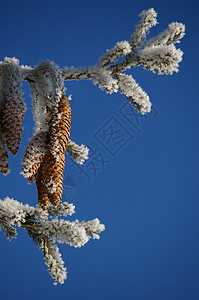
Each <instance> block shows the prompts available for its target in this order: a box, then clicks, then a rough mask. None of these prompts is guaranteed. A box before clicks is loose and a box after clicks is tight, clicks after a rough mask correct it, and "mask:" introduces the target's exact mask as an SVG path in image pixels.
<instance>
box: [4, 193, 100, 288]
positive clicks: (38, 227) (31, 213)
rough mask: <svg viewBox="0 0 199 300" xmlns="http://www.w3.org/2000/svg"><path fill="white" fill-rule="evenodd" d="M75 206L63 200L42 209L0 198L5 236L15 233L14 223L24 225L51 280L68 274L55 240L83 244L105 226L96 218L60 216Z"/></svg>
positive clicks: (70, 211) (9, 237)
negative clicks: (41, 256) (53, 205)
mask: <svg viewBox="0 0 199 300" xmlns="http://www.w3.org/2000/svg"><path fill="white" fill-rule="evenodd" d="M74 208H75V207H74V205H73V204H69V203H67V202H63V203H61V204H59V205H58V206H57V207H50V208H49V209H48V210H46V211H44V210H42V209H41V208H39V207H36V208H35V207H32V206H29V205H28V204H25V205H24V204H22V203H20V202H18V201H16V200H13V199H10V198H8V197H7V198H5V199H4V200H0V225H2V226H3V230H4V231H6V232H7V238H8V239H9V240H11V238H13V237H16V236H17V233H16V230H15V228H14V227H13V226H15V227H16V226H17V227H21V228H23V229H25V231H27V232H28V235H29V236H30V237H31V238H32V240H33V242H34V243H35V244H36V245H37V246H38V247H39V248H40V249H41V251H42V253H43V256H44V260H45V264H46V265H47V268H48V271H49V273H50V275H51V276H52V278H53V280H54V284H57V283H64V280H65V279H66V278H67V276H66V275H67V272H66V268H65V267H64V261H63V260H62V258H61V254H60V253H59V248H58V247H57V245H56V242H58V243H65V244H68V245H70V246H73V247H82V246H84V245H85V244H86V243H87V242H88V241H89V240H90V239H91V238H93V239H99V238H100V236H99V234H100V233H101V232H102V231H104V229H105V226H104V225H103V224H101V223H100V221H99V220H98V219H97V218H96V219H94V220H91V221H88V222H85V221H82V222H79V221H78V220H75V221H72V222H71V221H67V220H64V219H59V216H62V217H63V216H67V215H72V214H73V213H74Z"/></svg>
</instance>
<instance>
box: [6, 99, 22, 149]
mask: <svg viewBox="0 0 199 300" xmlns="http://www.w3.org/2000/svg"><path fill="white" fill-rule="evenodd" d="M24 112H25V105H24V102H23V100H22V98H20V97H13V96H12V95H10V96H7V97H6V98H4V100H3V103H2V127H3V132H4V134H5V141H6V144H7V148H8V150H9V151H10V152H11V153H12V154H13V155H15V154H17V152H18V150H19V145H20V142H21V136H22V131H23V116H24Z"/></svg>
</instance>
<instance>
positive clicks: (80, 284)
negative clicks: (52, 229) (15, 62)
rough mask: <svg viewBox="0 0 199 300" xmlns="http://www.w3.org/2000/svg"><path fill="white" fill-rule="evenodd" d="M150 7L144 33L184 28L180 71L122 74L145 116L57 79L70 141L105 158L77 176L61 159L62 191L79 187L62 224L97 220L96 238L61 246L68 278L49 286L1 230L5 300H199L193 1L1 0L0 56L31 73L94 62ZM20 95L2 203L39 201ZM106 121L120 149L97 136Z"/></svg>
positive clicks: (27, 245) (21, 238)
mask: <svg viewBox="0 0 199 300" xmlns="http://www.w3.org/2000/svg"><path fill="white" fill-rule="evenodd" d="M150 7H153V8H154V9H155V10H156V11H157V12H158V22H159V24H158V25H157V26H156V27H155V28H153V29H152V30H151V35H150V36H152V35H155V34H157V33H158V32H160V31H162V30H164V29H165V28H166V27H167V25H168V23H170V22H172V21H179V22H182V23H184V24H185V25H186V36H185V37H184V38H183V40H182V42H181V44H180V45H179V46H180V48H181V49H182V51H183V52H184V59H183V61H182V63H181V64H180V72H179V73H178V74H174V75H172V76H166V75H164V76H158V75H154V74H152V73H151V72H147V71H146V70H143V69H140V68H137V69H133V70H131V71H130V74H132V75H133V76H134V78H135V80H136V81H137V82H138V83H139V84H140V85H141V87H142V88H143V89H144V90H145V91H146V92H147V93H148V95H149V96H150V99H151V101H152V105H153V110H152V113H151V114H150V115H148V116H147V117H146V118H145V117H142V118H141V117H138V116H137V115H136V114H133V115H132V116H131V118H129V117H128V116H127V114H126V109H127V106H126V103H127V102H126V99H125V98H124V97H123V96H121V95H120V94H113V95H107V94H106V93H105V92H103V91H101V90H99V88H98V87H96V86H94V85H93V84H92V82H90V81H80V82H77V81H76V82H66V87H67V89H68V91H67V93H68V95H69V94H72V99H73V100H72V102H71V107H72V129H71V139H72V140H74V141H75V142H76V143H79V144H81V143H86V142H87V143H88V145H90V147H91V148H93V150H94V151H95V153H97V154H99V155H101V156H100V157H103V159H104V161H105V162H102V161H100V162H99V161H98V162H97V163H98V165H97V166H98V169H97V170H93V168H92V166H94V160H93V158H91V162H92V163H93V164H90V165H89V166H88V165H87V167H85V169H84V171H85V173H86V174H87V175H85V173H84V174H80V170H79V169H78V168H77V167H76V166H73V165H72V163H71V162H70V160H69V159H68V160H67V163H66V168H65V175H66V176H67V175H69V176H70V177H71V178H72V179H70V181H69V180H68V181H67V182H66V184H68V185H71V184H72V186H73V187H75V190H76V194H75V197H74V198H73V199H69V200H71V201H73V203H74V204H75V205H76V214H75V215H74V217H73V216H72V217H70V220H74V219H75V218H77V219H79V220H90V219H93V218H95V217H98V218H99V219H100V220H101V221H102V223H104V224H105V226H106V230H105V232H103V233H102V234H101V239H100V240H99V241H96V240H94V241H90V242H89V243H88V244H86V245H85V246H84V247H82V248H80V249H75V248H72V247H69V246H67V245H61V246H60V251H61V253H62V255H63V259H64V261H65V263H66V266H67V268H68V279H67V281H66V282H65V284H64V285H58V286H56V287H55V286H54V285H53V284H52V280H51V278H50V276H49V274H48V272H47V271H46V267H45V265H44V263H43V258H42V254H41V252H40V250H39V249H38V248H36V247H35V245H34V244H33V243H32V241H31V240H30V239H29V237H28V236H27V235H26V233H24V232H23V231H22V230H18V233H19V235H18V238H17V239H16V240H13V241H12V242H11V243H9V241H8V240H6V239H5V237H4V236H3V234H2V233H1V237H0V239H1V250H0V253H1V259H0V270H1V272H0V282H1V298H2V299H5V300H14V299H21V300H25V299H27V298H28V299H30V300H32V299H44V297H45V299H49V300H51V299H55V298H56V299H65V298H67V299H70V300H76V299H80V298H81V299H87V300H90V299H96V300H98V299H105V300H106V299H111V300H112V299H114V300H120V299H135V300H178V299H180V300H184V299H185V300H187V299H192V300H195V299H199V218H198V214H199V197H198V196H199V160H198V152H199V142H198V129H199V118H198V110H199V103H198V91H197V86H198V82H197V81H198V80H197V79H198V46H199V41H198V29H199V27H198V25H199V24H198V4H196V2H195V1H187V2H186V3H183V2H182V1H179V0H177V1H170V0H169V1H165V2H163V1H153V0H152V1H148V0H140V1H132V0H131V1H128V0H123V1H122V2H121V1H113V0H110V1H109V0H107V1H104V0H102V1H100V2H98V1H80V0H77V1H74V2H72V1H60V0H57V1H37V0H36V1H33V2H27V1H6V2H4V3H1V18H0V28H1V29H0V32H1V52H0V53H1V58H0V59H1V60H3V58H4V57H5V56H9V57H13V56H15V57H17V58H18V59H19V60H20V62H21V63H22V64H27V65H31V66H34V65H35V64H37V63H38V62H40V61H42V60H45V59H50V60H54V61H55V62H56V63H57V64H58V65H60V66H61V67H64V66H71V65H73V66H76V67H78V66H89V65H94V64H96V63H97V60H98V57H99V56H100V55H102V54H103V53H104V52H105V50H106V49H109V48H111V47H112V46H113V45H114V44H115V43H116V42H117V41H121V40H128V39H129V37H130V35H131V34H132V32H133V30H134V28H135V25H136V24H137V22H138V20H139V18H138V14H139V13H140V12H141V11H142V10H143V9H148V8H150ZM23 90H24V97H25V99H26V103H27V106H28V110H27V112H26V114H25V120H24V133H23V139H22V144H21V146H20V151H19V152H18V154H17V155H16V157H12V156H10V160H9V161H10V167H11V174H9V175H8V176H7V177H4V176H3V175H1V174H0V198H1V199H4V198H5V197H6V196H9V197H13V198H14V199H16V200H19V201H21V202H23V203H29V204H30V205H36V203H37V192H36V187H35V185H34V184H33V185H31V186H30V185H28V184H27V182H26V180H25V179H24V178H23V177H22V176H21V175H19V172H20V171H21V165H20V160H21V157H22V155H23V152H24V147H25V146H26V145H27V141H28V138H30V137H31V136H32V132H33V130H32V128H33V121H32V115H31V98H30V97H29V94H30V90H29V87H28V84H27V83H24V85H23ZM111 122H112V123H111ZM107 124H112V125H113V126H116V127H117V126H119V128H120V130H121V134H122V137H123V138H124V143H123V144H122V143H121V144H120V145H121V147H120V148H119V147H112V148H111V147H109V148H108V149H107V147H104V146H106V145H105V143H102V139H101V136H100V133H101V130H102V129H104V128H106V126H107ZM116 127H115V128H116ZM93 157H95V156H93ZM95 163H96V161H95ZM88 181H89V182H88Z"/></svg>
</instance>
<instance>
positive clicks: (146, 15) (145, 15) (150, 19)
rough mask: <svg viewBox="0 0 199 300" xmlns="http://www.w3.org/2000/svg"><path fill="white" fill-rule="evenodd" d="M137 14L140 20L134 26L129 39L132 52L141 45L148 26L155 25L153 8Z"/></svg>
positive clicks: (155, 15) (155, 16)
mask: <svg viewBox="0 0 199 300" xmlns="http://www.w3.org/2000/svg"><path fill="white" fill-rule="evenodd" d="M139 16H140V17H141V20H140V22H139V23H138V25H137V26H136V29H135V32H134V33H133V34H132V36H131V40H130V45H131V47H132V51H133V52H135V51H136V50H138V49H139V48H140V47H142V46H143V43H144V42H145V40H146V36H147V34H148V33H149V30H150V28H151V27H152V26H156V25H157V19H156V18H157V13H156V11H155V10H154V9H153V8H150V9H148V10H144V11H142V12H141V13H140V15H139Z"/></svg>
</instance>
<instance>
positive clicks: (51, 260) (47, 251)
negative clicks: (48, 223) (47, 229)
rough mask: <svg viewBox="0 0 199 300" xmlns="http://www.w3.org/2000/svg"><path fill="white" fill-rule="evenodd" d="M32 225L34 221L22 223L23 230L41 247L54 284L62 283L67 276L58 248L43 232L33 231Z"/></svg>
mask: <svg viewBox="0 0 199 300" xmlns="http://www.w3.org/2000/svg"><path fill="white" fill-rule="evenodd" d="M34 225H35V222H30V223H29V224H26V225H24V227H25V230H26V231H27V233H28V235H29V236H30V238H31V239H32V240H33V242H34V244H35V245H36V246H38V247H39V248H40V249H41V251H42V253H43V257H44V261H45V264H46V266H47V269H48V272H49V274H50V275H51V277H52V278H53V280H54V284H55V285H56V284H57V283H61V284H63V283H64V280H65V279H66V278H67V272H66V268H65V267H64V261H63V260H62V258H61V254H60V253H59V248H58V247H57V245H56V243H55V242H53V241H52V240H51V239H50V238H49V237H47V236H45V235H44V234H43V233H41V234H39V233H37V232H35V230H34Z"/></svg>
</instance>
